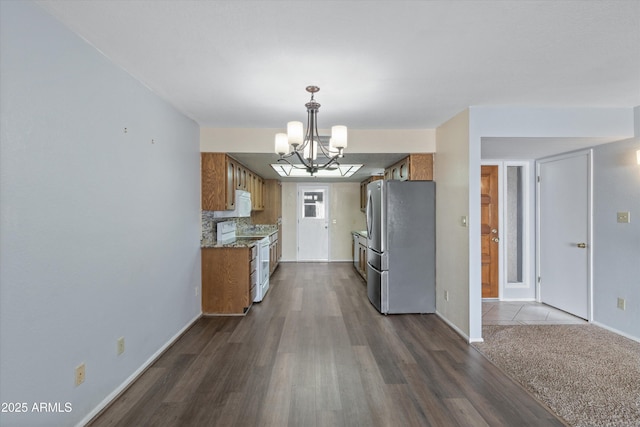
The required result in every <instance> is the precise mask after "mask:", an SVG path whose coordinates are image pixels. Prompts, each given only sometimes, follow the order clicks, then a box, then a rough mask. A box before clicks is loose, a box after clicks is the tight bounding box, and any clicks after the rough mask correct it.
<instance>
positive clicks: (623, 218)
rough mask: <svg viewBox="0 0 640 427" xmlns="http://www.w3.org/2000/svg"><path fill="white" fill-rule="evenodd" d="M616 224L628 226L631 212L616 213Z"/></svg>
mask: <svg viewBox="0 0 640 427" xmlns="http://www.w3.org/2000/svg"><path fill="white" fill-rule="evenodd" d="M617 217H618V222H619V223H623V224H628V223H630V222H631V212H618V215H617Z"/></svg>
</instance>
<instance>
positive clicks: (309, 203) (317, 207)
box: [302, 190, 324, 219]
mask: <svg viewBox="0 0 640 427" xmlns="http://www.w3.org/2000/svg"><path fill="white" fill-rule="evenodd" d="M302 206H303V207H302V216H303V217H304V218H316V219H324V191H322V190H314V191H305V192H304V195H303V204H302Z"/></svg>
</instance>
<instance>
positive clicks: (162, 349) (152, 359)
mask: <svg viewBox="0 0 640 427" xmlns="http://www.w3.org/2000/svg"><path fill="white" fill-rule="evenodd" d="M201 317H202V313H200V314H198V315H197V316H196V317H195V318H193V319H192V320H191V321H190V322H189V323H187V325H186V326H185V327H184V328H182V329H180V330H179V331H178V332H177V333H176V334H175V335H174V336H173V337H171V338H170V339H169V341H167V342H166V344H165V345H163V346H162V347H160V349H159V350H158V351H156V352H155V353H154V354H153V355H152V356H151V357H150V358H149V359H147V361H146V362H144V363H143V364H142V366H140V367H139V368H138V369H137V370H136V371H135V372H134V373H133V374H131V375H130V376H129V378H127V379H126V380H125V381H124V382H123V383H122V384H120V386H119V387H118V388H116V389H115V390H113V391H112V392H111V393H110V394H109V395H108V396H107V397H105V399H104V400H103V401H102V402H100V403H99V404H98V406H96V407H95V408H94V409H93V410H92V411H91V412H89V413H88V414H87V415H86V416H85V417H84V418H83V419H82V420H80V422H79V423H78V424H76V427H82V426H85V425H87V424H88V423H89V422H90V421H91V420H92V419H93V418H94V417H95V416H96V415H98V414H99V413H100V412H101V411H102V410H103V409H104V408H106V407H107V406H109V404H110V403H111V402H112V401H113V400H114V399H115V398H116V397H118V396H119V395H120V394H121V393H122V392H123V391H125V390H126V389H127V388H128V387H129V386H130V385H131V384H132V383H133V382H134V381H135V380H137V379H138V377H139V376H140V375H142V373H143V372H144V371H146V370H147V368H148V367H149V366H151V364H153V362H155V361H156V359H158V357H160V356H161V355H162V353H164V352H165V351H166V350H167V349H168V348H169V347H171V345H173V343H174V342H176V341H177V340H178V338H180V337H181V336H182V334H184V333H185V332H186V330H187V329H189V328H190V327H191V326H193V324H194V323H195V322H196V321H197V320H198V319H200V318H201Z"/></svg>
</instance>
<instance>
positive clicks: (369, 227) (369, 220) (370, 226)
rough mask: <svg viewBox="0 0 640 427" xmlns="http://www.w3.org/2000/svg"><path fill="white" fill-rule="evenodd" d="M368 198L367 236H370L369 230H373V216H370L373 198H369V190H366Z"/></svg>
mask: <svg viewBox="0 0 640 427" xmlns="http://www.w3.org/2000/svg"><path fill="white" fill-rule="evenodd" d="M368 196H369V200H367V236H369V237H371V231H373V218H372V217H371V216H372V214H371V204H372V203H373V199H372V198H371V191H368Z"/></svg>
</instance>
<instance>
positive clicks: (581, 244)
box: [576, 243, 587, 249]
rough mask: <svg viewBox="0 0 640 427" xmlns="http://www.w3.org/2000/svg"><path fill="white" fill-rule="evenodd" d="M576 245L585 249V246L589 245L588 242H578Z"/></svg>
mask: <svg viewBox="0 0 640 427" xmlns="http://www.w3.org/2000/svg"><path fill="white" fill-rule="evenodd" d="M576 246H577V247H579V248H581V249H584V248H586V247H587V244H586V243H577V244H576Z"/></svg>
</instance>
